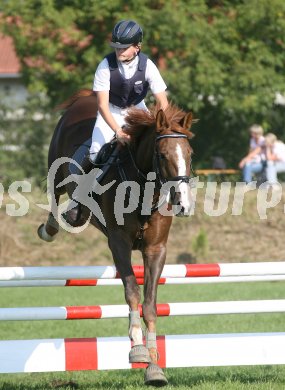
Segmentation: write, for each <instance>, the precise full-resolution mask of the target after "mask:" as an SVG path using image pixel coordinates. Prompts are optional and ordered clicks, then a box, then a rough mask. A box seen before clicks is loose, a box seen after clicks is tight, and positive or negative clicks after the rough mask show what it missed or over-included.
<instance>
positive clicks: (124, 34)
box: [110, 20, 143, 49]
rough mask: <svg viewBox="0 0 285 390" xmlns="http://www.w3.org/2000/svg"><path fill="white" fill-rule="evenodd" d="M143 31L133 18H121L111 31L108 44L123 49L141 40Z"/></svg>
mask: <svg viewBox="0 0 285 390" xmlns="http://www.w3.org/2000/svg"><path fill="white" fill-rule="evenodd" d="M142 39H143V31H142V29H141V27H140V25H138V24H137V23H136V22H134V21H133V20H122V21H121V22H119V23H117V24H116V26H115V27H114V29H113V31H112V41H111V43H110V46H112V47H114V48H116V49H125V48H127V47H129V46H132V45H135V44H138V43H140V42H142Z"/></svg>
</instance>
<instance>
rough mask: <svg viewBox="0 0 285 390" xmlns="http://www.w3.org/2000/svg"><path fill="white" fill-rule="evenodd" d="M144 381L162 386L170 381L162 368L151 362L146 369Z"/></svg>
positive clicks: (149, 384) (150, 384)
mask: <svg viewBox="0 0 285 390" xmlns="http://www.w3.org/2000/svg"><path fill="white" fill-rule="evenodd" d="M144 383H145V385H147V386H155V387H162V386H166V385H167V384H168V381H167V379H166V377H165V375H164V373H163V371H162V369H161V368H160V367H159V366H158V365H157V364H154V363H151V364H149V366H148V367H147V369H146V371H145V375H144Z"/></svg>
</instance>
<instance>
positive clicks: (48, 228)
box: [38, 195, 60, 242]
mask: <svg viewBox="0 0 285 390" xmlns="http://www.w3.org/2000/svg"><path fill="white" fill-rule="evenodd" d="M59 198H60V195H55V201H56V204H57V205H58V203H59ZM58 230H59V224H58V222H57V220H56V219H55V217H54V216H53V214H52V213H49V216H48V219H47V222H46V223H45V224H41V225H40V226H39V228H38V236H39V237H40V238H41V239H42V240H44V241H47V242H51V241H53V240H54V239H55V236H56V234H57V233H58Z"/></svg>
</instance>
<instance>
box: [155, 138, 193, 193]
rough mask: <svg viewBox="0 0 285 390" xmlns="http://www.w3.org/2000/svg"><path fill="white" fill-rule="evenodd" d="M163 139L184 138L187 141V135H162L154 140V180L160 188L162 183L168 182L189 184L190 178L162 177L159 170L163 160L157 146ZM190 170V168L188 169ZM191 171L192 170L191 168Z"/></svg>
mask: <svg viewBox="0 0 285 390" xmlns="http://www.w3.org/2000/svg"><path fill="white" fill-rule="evenodd" d="M165 138H186V139H187V140H188V137H187V135H185V134H164V135H158V136H157V137H156V139H155V147H154V149H155V150H154V161H153V167H154V171H155V173H156V180H157V181H158V183H159V184H160V186H161V185H162V184H164V183H167V182H169V181H181V182H182V183H189V182H190V180H191V176H186V175H184V176H182V175H181V176H173V177H164V176H162V173H161V172H162V169H161V160H162V159H163V157H162V154H161V153H160V152H159V150H158V147H157V144H158V142H159V141H160V140H162V139H165ZM190 168H191V167H190ZM191 171H192V168H191Z"/></svg>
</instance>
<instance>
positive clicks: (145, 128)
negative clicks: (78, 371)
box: [38, 90, 193, 386]
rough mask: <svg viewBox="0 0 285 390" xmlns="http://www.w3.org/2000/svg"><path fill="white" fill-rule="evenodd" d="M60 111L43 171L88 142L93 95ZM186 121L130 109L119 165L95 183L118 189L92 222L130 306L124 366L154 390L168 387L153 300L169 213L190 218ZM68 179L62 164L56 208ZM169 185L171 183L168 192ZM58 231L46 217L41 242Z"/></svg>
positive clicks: (174, 111) (171, 110)
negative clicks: (138, 368)
mask: <svg viewBox="0 0 285 390" xmlns="http://www.w3.org/2000/svg"><path fill="white" fill-rule="evenodd" d="M62 108H65V112H64V114H63V116H62V117H61V119H60V121H59V123H58V125H57V127H56V129H55V132H54V135H53V138H52V141H51V144H50V149H49V161H48V164H49V168H50V167H51V165H52V164H53V162H55V161H56V159H58V158H60V157H69V158H72V157H73V156H74V154H75V152H76V149H77V148H78V145H82V144H84V143H85V142H86V140H87V139H89V138H90V137H91V134H92V130H93V126H94V121H95V117H96V111H97V103H96V95H95V94H94V93H93V92H92V91H89V90H82V91H81V92H80V93H78V94H77V95H74V96H73V97H72V98H70V100H69V101H67V102H66V103H65V104H63V105H62ZM192 119H193V118H192V113H185V112H184V111H182V110H181V109H179V108H178V107H176V106H174V105H172V104H170V105H169V107H168V108H167V109H166V110H165V111H162V110H159V109H158V108H156V107H153V108H152V109H151V110H150V111H144V110H139V109H136V108H131V109H129V113H128V115H127V117H126V128H125V131H126V132H127V133H128V134H129V135H130V139H131V141H130V144H129V145H128V146H123V147H121V150H120V152H119V155H118V158H117V159H116V161H115V163H113V164H112V165H111V166H110V168H109V170H108V172H107V174H106V175H105V177H104V178H103V181H102V182H100V185H102V184H104V183H109V182H110V181H112V180H115V181H116V182H115V183H116V184H115V185H114V186H112V187H111V188H110V189H109V190H108V191H106V192H104V193H102V194H101V195H100V196H97V197H96V200H97V202H98V204H99V206H100V209H101V211H102V214H103V216H104V218H105V221H106V225H105V226H103V225H102V223H99V222H98V218H96V216H94V215H92V218H91V219H90V222H91V223H92V224H93V225H94V226H96V227H97V228H99V229H100V230H101V231H102V232H103V233H104V234H105V235H106V236H107V238H108V245H109V248H110V250H111V252H112V256H113V259H114V263H115V266H116V269H117V271H118V273H119V275H120V277H121V279H122V282H123V285H124V290H125V300H126V302H127V304H128V305H129V307H130V314H129V337H130V339H131V340H132V345H133V346H132V348H131V351H130V354H129V360H130V362H131V363H134V362H143V363H147V368H146V372H145V383H146V384H150V385H154V386H162V385H165V384H166V383H167V379H166V378H165V375H164V373H163V371H162V370H161V368H160V367H159V365H158V363H159V362H158V360H159V356H158V353H157V344H156V320H157V313H156V297H157V286H158V280H159V277H160V275H161V272H162V269H163V266H164V264H165V259H166V243H167V239H168V234H169V230H170V226H171V222H172V217H173V210H172V211H171V208H175V207H176V209H177V210H178V211H177V213H176V214H177V215H179V216H188V215H189V213H190V210H191V207H192V206H193V204H192V198H191V190H190V184H189V180H190V174H191V153H192V149H191V146H190V143H189V139H190V138H191V136H192V133H191V132H190V131H189V130H190V127H191V124H192V121H193V120H192ZM69 176H70V171H69V169H68V164H63V165H62V166H61V167H60V169H58V171H57V173H56V175H55V179H54V183H53V184H54V189H55V201H56V203H59V198H60V195H62V194H64V193H66V192H67V193H68V195H69V197H70V198H71V197H72V193H73V190H74V183H70V182H69V181H65V185H61V186H58V185H59V184H60V183H61V182H62V181H63V180H65V179H66V178H67V177H69ZM124 181H127V184H126V185H125V189H126V191H125V192H124V199H123V203H122V207H124V212H125V213H124V215H123V217H124V218H123V223H122V222H120V221H118V218H117V217H116V215H117V214H118V211H117V210H116V209H115V207H116V205H118V202H116V199H115V198H116V196H117V195H118V193H117V192H116V190H117V189H118V188H119V187H118V186H119V184H121V185H122V184H124ZM130 182H132V183H135V184H136V186H137V187H139V190H140V193H139V194H138V195H134V194H132V193H131V192H132V191H130V190H127V187H128V185H129V184H130ZM169 182H170V183H172V187H171V188H170V187H169V186H168V183H169ZM75 187H76V186H75ZM150 189H152V192H151V191H150ZM162 189H164V192H167V194H166V195H167V201H166V202H164V203H163V202H160V201H159V199H163V196H160V195H161V190H162ZM147 191H148V192H150V193H151V200H150V201H149V202H146V204H148V206H149V207H146V206H142V204H143V199H144V196H145V193H146V192H147ZM93 196H95V195H94V193H93ZM145 198H147V197H145ZM164 198H165V197H164ZM119 203H120V202H119ZM132 203H133V204H135V203H136V204H137V207H136V208H135V207H130V208H129V209H128V206H127V207H125V206H126V204H129V205H131V206H132ZM146 209H148V210H149V213H147V212H146ZM127 210H130V211H129V212H127ZM89 213H90V211H89ZM116 213H117V214H116ZM58 229H59V226H58V222H57V220H56V218H55V217H54V216H53V214H52V213H50V214H49V218H48V220H47V222H46V223H45V224H43V225H41V226H40V227H39V230H38V233H39V236H40V238H42V239H44V240H46V241H52V240H53V239H54V238H55V235H56V234H57V233H58ZM134 249H139V250H140V251H141V253H142V257H143V263H144V301H143V305H142V313H143V321H144V323H145V326H146V341H145V344H144V341H143V331H142V326H141V320H140V313H139V303H140V287H139V286H138V284H137V281H136V277H135V275H134V272H133V269H132V264H131V253H132V250H134Z"/></svg>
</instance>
